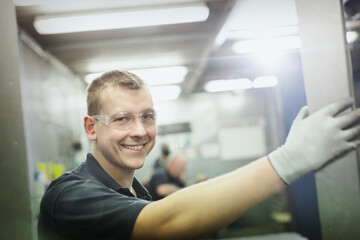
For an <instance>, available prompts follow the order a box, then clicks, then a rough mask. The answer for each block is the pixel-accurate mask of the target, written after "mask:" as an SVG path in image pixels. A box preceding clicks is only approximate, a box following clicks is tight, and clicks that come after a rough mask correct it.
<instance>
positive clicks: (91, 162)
mask: <svg viewBox="0 0 360 240" xmlns="http://www.w3.org/2000/svg"><path fill="white" fill-rule="evenodd" d="M85 166H86V168H87V171H88V172H89V173H90V175H92V176H93V177H95V178H96V179H97V180H98V181H99V182H101V183H102V184H104V185H105V186H106V187H108V188H111V189H113V190H114V191H116V192H119V193H121V194H125V195H127V196H130V197H134V195H133V194H132V193H131V192H130V190H129V189H128V188H126V187H123V186H121V185H120V184H118V183H117V182H116V181H115V180H114V179H113V178H112V177H111V176H110V175H109V174H108V173H107V172H106V171H105V170H104V169H103V168H102V167H101V166H100V164H99V163H98V161H97V160H96V159H95V158H94V156H93V155H92V154H91V153H88V154H87V158H86V162H85ZM132 187H133V189H134V190H135V192H136V194H137V196H138V197H139V198H142V199H145V200H149V201H150V200H151V195H150V194H149V192H148V191H147V190H146V188H145V187H144V186H143V185H142V184H141V183H140V182H139V181H138V180H137V179H136V178H134V180H133V184H132Z"/></svg>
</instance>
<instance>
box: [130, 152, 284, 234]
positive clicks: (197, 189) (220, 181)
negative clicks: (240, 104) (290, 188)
mask: <svg viewBox="0 0 360 240" xmlns="http://www.w3.org/2000/svg"><path fill="white" fill-rule="evenodd" d="M284 187H285V183H284V182H283V181H282V180H281V178H280V177H279V176H278V175H277V173H276V172H275V170H274V169H273V167H272V165H271V164H270V162H269V160H268V159H267V158H266V157H264V158H261V159H259V160H257V161H255V162H253V163H251V164H249V165H247V166H245V167H243V168H240V169H238V170H236V171H233V172H231V173H228V174H226V175H223V176H220V177H217V178H214V179H211V180H208V181H205V182H202V183H199V184H196V185H193V186H190V187H187V188H184V189H181V190H179V191H177V192H176V193H174V194H172V195H170V196H169V197H167V198H164V199H162V200H159V201H157V202H153V203H151V204H148V205H147V206H146V207H145V208H144V209H143V210H142V211H141V212H140V214H139V216H138V218H137V220H136V223H135V226H134V229H133V232H132V239H191V238H194V237H199V236H202V235H204V234H206V233H210V232H214V231H216V230H217V229H221V228H222V227H224V226H227V225H229V224H230V223H232V222H233V221H235V220H236V219H238V218H239V217H240V216H241V215H243V214H244V213H245V212H246V211H247V210H249V209H250V208H251V207H253V206H255V205H256V204H258V203H260V202H261V201H263V200H264V199H266V198H267V197H269V196H271V195H272V194H274V193H276V192H277V191H279V190H280V189H282V188H284Z"/></svg>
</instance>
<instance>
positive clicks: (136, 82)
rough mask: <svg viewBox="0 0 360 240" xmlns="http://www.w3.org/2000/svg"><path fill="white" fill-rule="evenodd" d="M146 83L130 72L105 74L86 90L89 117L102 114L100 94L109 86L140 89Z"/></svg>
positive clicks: (117, 71) (115, 71)
mask: <svg viewBox="0 0 360 240" xmlns="http://www.w3.org/2000/svg"><path fill="white" fill-rule="evenodd" d="M144 85H145V83H144V81H143V80H141V78H140V77H138V76H137V75H135V74H134V73H131V72H128V71H120V70H113V71H109V72H105V73H103V74H102V75H101V76H100V77H98V78H96V79H95V80H94V81H92V82H91V83H90V84H89V86H88V87H87V89H86V94H87V112H88V115H89V116H92V115H96V114H99V113H100V109H101V102H100V92H101V91H102V90H104V89H105V88H106V87H108V86H120V87H125V88H128V89H134V90H135V89H139V88H141V87H142V86H144Z"/></svg>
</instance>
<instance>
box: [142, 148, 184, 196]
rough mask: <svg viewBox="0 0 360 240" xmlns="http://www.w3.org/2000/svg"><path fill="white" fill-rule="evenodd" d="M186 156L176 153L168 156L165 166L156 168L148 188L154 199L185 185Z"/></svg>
mask: <svg viewBox="0 0 360 240" xmlns="http://www.w3.org/2000/svg"><path fill="white" fill-rule="evenodd" d="M186 163H187V161H186V158H185V156H184V155H183V154H180V153H176V154H172V155H170V156H169V157H168V160H167V162H166V165H165V167H164V168H157V169H155V171H154V173H153V175H152V176H151V179H150V182H149V187H148V190H149V192H150V195H151V196H152V200H159V199H162V198H164V197H166V196H168V195H170V194H172V193H174V192H176V191H178V190H180V189H182V188H184V187H185V182H184V179H185V174H186Z"/></svg>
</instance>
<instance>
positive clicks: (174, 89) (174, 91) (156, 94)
mask: <svg viewBox="0 0 360 240" xmlns="http://www.w3.org/2000/svg"><path fill="white" fill-rule="evenodd" d="M150 93H151V96H152V98H153V100H154V101H155V102H159V101H170V100H174V99H176V98H178V97H179V95H180V93H181V88H180V87H179V86H177V85H171V86H159V87H150Z"/></svg>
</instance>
